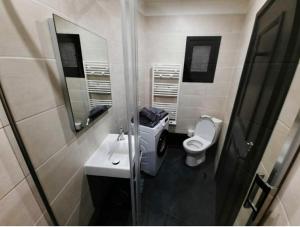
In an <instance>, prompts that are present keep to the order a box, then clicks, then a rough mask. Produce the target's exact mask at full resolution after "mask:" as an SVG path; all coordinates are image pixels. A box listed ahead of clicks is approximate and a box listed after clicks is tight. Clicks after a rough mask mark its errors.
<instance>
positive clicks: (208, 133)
mask: <svg viewBox="0 0 300 227" xmlns="http://www.w3.org/2000/svg"><path fill="white" fill-rule="evenodd" d="M215 133H216V127H215V124H214V122H213V121H212V120H211V119H210V118H208V117H203V118H200V120H199V122H198V123H197V125H196V128H195V135H197V136H200V137H202V138H203V139H205V140H207V141H209V142H212V141H213V139H214V137H215Z"/></svg>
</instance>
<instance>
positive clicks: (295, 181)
mask: <svg viewBox="0 0 300 227" xmlns="http://www.w3.org/2000/svg"><path fill="white" fill-rule="evenodd" d="M299 186H300V157H299V156H298V157H297V159H296V161H295V162H294V164H293V166H292V168H291V170H290V172H289V174H288V177H287V178H286V179H285V182H284V184H283V186H282V188H281V189H280V192H279V198H280V200H281V202H282V204H283V207H284V209H285V210H286V213H287V216H288V219H289V222H290V224H291V225H300V206H299V196H300V192H299V190H298V188H299Z"/></svg>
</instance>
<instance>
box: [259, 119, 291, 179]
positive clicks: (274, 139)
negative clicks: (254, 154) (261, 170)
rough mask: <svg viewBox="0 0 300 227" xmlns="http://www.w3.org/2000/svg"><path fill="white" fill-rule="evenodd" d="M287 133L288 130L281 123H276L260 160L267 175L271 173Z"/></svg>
mask: <svg viewBox="0 0 300 227" xmlns="http://www.w3.org/2000/svg"><path fill="white" fill-rule="evenodd" d="M288 133H289V128H288V127H287V126H286V125H284V124H283V123H282V122H280V121H278V122H277V123H276V125H275V128H274V130H273V133H272V135H271V138H270V140H269V143H268V146H267V148H266V151H265V153H264V156H263V158H262V163H263V165H264V167H265V168H266V170H267V172H268V173H271V171H272V168H273V166H274V164H275V162H276V160H277V158H278V155H279V154H280V151H281V149H282V146H283V144H284V142H285V140H286V138H287V135H288Z"/></svg>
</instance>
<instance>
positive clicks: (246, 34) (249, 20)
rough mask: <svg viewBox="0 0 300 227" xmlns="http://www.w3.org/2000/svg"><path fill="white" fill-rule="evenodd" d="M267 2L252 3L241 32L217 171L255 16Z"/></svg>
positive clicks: (255, 0)
mask: <svg viewBox="0 0 300 227" xmlns="http://www.w3.org/2000/svg"><path fill="white" fill-rule="evenodd" d="M265 2H266V0H252V1H250V5H249V6H248V7H249V8H248V11H247V14H246V16H245V20H244V21H243V24H242V31H241V36H240V44H239V45H240V48H238V51H239V52H238V57H237V62H236V67H235V68H234V72H233V76H232V78H231V79H230V80H229V94H228V99H227V100H226V104H225V106H226V107H225V108H224V118H223V120H224V122H223V128H222V132H221V135H220V139H219V147H218V152H217V155H216V159H215V170H217V166H218V163H219V159H220V156H221V151H222V148H223V144H224V141H225V136H226V133H227V129H228V124H229V121H230V116H231V112H232V109H233V104H234V101H235V97H236V93H237V90H238V86H239V82H240V78H241V75H242V70H243V66H244V61H245V59H246V55H247V50H248V46H249V42H250V38H251V34H252V30H253V26H254V22H255V16H256V13H257V12H258V10H259V9H260V8H261V7H262V6H263V4H264V3H265Z"/></svg>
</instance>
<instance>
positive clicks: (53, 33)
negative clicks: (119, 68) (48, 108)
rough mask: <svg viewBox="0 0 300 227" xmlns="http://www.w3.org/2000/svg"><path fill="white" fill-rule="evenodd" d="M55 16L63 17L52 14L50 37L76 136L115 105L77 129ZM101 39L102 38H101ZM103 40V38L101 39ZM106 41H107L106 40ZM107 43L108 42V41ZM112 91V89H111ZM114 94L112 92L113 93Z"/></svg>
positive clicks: (72, 127)
mask: <svg viewBox="0 0 300 227" xmlns="http://www.w3.org/2000/svg"><path fill="white" fill-rule="evenodd" d="M54 16H58V17H61V16H59V15H57V14H52V18H49V19H48V25H49V30H50V36H51V40H52V45H53V51H54V56H55V60H56V65H57V70H58V73H59V77H60V82H61V88H62V90H63V95H64V100H65V106H66V109H67V112H68V118H69V123H70V126H71V129H72V131H74V132H75V133H76V134H78V133H81V132H83V131H85V130H86V129H88V128H90V127H91V126H92V125H94V123H95V122H97V121H98V120H99V119H101V118H103V117H104V116H105V115H106V114H107V113H108V112H109V111H110V110H111V108H112V105H113V101H112V105H111V106H110V107H109V108H108V109H107V110H106V111H105V112H103V113H102V114H101V115H99V116H98V117H97V118H96V119H95V120H93V121H91V122H90V123H89V124H88V125H87V126H86V127H83V128H82V129H80V130H77V129H76V127H75V119H74V114H73V110H72V105H71V100H70V95H69V91H68V86H67V82H66V78H65V74H64V70H63V65H62V60H61V56H60V51H59V46H58V39H57V33H56V27H55V22H54ZM61 18H62V19H64V20H66V21H68V22H70V23H72V24H74V25H76V26H78V27H79V28H81V29H84V30H86V31H88V32H90V33H92V34H94V35H96V36H99V35H98V34H96V33H94V32H91V31H89V30H88V29H86V28H83V27H82V26H79V25H77V24H75V23H73V22H71V21H69V20H67V19H65V18H63V17H61ZM99 37H101V36H99ZM101 38H103V37H101ZM103 39H105V38H103ZM105 41H106V39H105ZM106 42H107V41H106ZM106 55H107V58H108V62H109V57H108V50H107V51H106ZM111 90H112V88H111ZM111 94H112V92H111Z"/></svg>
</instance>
